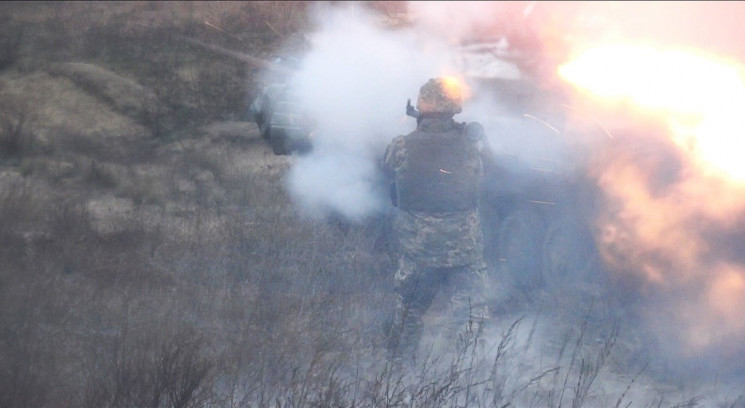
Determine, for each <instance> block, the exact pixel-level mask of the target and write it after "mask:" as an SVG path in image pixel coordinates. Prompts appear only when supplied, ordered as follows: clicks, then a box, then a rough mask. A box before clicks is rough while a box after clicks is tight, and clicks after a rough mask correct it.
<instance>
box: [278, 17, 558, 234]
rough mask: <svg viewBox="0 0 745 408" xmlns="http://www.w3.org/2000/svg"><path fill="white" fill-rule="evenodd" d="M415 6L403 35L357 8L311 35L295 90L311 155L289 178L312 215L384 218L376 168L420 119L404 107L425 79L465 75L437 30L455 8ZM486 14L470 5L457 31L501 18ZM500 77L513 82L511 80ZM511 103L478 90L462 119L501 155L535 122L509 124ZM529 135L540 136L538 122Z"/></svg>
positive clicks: (321, 23) (322, 20)
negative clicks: (309, 121) (309, 127)
mask: <svg viewBox="0 0 745 408" xmlns="http://www.w3.org/2000/svg"><path fill="white" fill-rule="evenodd" d="M423 6H427V7H423ZM411 7H412V8H413V9H414V10H413V14H414V15H416V13H417V12H420V15H419V18H418V20H417V21H416V22H415V24H414V25H412V26H410V27H408V28H398V29H392V28H390V27H386V26H385V24H384V23H385V21H384V20H383V19H384V18H386V17H380V15H374V14H372V13H371V12H369V11H367V10H365V9H363V8H361V7H357V6H355V5H350V4H346V5H343V6H336V7H334V6H328V5H325V6H323V5H322V6H318V8H317V9H316V10H315V21H316V23H317V29H316V30H315V31H314V32H313V33H311V34H309V35H308V36H307V39H308V41H309V43H310V50H309V51H308V53H307V54H306V55H305V56H304V58H303V60H302V62H301V67H300V70H299V72H298V73H297V74H296V75H294V77H293V78H292V81H291V84H292V86H293V88H294V89H295V90H296V91H297V93H298V97H299V99H300V101H301V103H302V104H303V105H304V106H305V107H306V109H307V112H308V114H309V115H310V116H311V117H312V118H314V120H315V121H316V123H317V126H316V132H315V134H314V136H313V144H314V149H313V151H312V152H311V153H310V154H308V155H305V156H301V157H297V158H295V162H294V163H293V167H292V169H291V171H290V174H289V178H288V185H289V189H290V191H291V193H292V195H293V197H294V199H295V201H296V202H297V203H298V204H300V205H301V207H302V208H303V209H305V210H308V212H309V213H310V214H313V215H321V216H323V215H326V214H328V213H336V214H340V215H343V216H344V217H346V218H348V219H351V220H360V219H362V218H364V217H365V216H367V215H370V214H374V213H376V212H379V211H382V210H384V209H385V208H386V207H387V206H388V205H389V204H388V196H387V192H386V191H385V189H383V188H381V177H382V176H381V173H380V169H379V167H378V163H379V160H380V159H381V158H382V156H383V153H384V151H385V147H386V146H387V144H388V143H389V142H390V141H391V140H392V139H393V138H394V137H395V136H397V135H401V134H406V133H409V132H410V131H412V130H413V129H414V127H415V121H414V119H413V118H410V117H407V116H405V109H404V107H405V105H406V101H407V99H411V100H412V104H415V103H416V98H417V95H418V92H419V88H420V87H421V85H422V84H424V83H425V82H426V81H427V80H428V79H429V78H433V77H438V76H443V75H452V74H455V75H459V74H460V72H461V71H462V68H463V67H462V64H463V62H464V61H463V58H462V54H460V53H459V49H458V48H457V46H458V44H457V42H453V41H452V38H445V37H443V36H441V35H439V34H438V30H439V31H440V32H442V29H441V28H442V27H443V26H442V25H438V24H439V23H437V22H438V21H440V20H439V19H440V18H442V17H443V16H445V15H447V14H448V13H450V12H451V11H452V10H453V9H452V5H448V4H445V5H439V4H437V3H433V4H430V3H426V4H422V5H419V4H412V5H411ZM430 7H432V9H430ZM485 7H486V8H485ZM481 9H482V10H489V13H486V14H484V13H479V12H478V8H477V6H476V5H471V6H470V7H468V10H469V11H468V12H467V13H466V14H463V13H462V12H461V13H460V15H459V16H458V17H457V18H453V19H452V21H451V23H452V24H456V23H455V21H456V20H457V21H461V22H463V23H464V26H465V25H466V24H465V23H467V22H468V21H471V20H472V19H473V18H476V17H479V18H480V19H481V20H482V21H486V20H485V19H486V17H487V16H488V15H493V13H494V12H495V10H496V9H495V8H494V7H493V6H491V5H485V6H482V7H481ZM425 10H429V11H428V12H424V11H425ZM458 10H465V9H463V8H458ZM451 17H453V16H452V15H451ZM437 27H440V28H439V29H437ZM462 32H463V33H464V35H465V33H466V31H465V30H463V31H462ZM452 33H457V31H453V32H452ZM452 33H451V34H452ZM497 74H498V75H499V73H497ZM504 75H505V76H512V79H515V78H514V72H512V71H509V70H508V71H505V73H504ZM469 85H471V86H474V85H475V84H469ZM511 102H513V101H505V100H499V97H497V98H494V97H493V95H490V94H487V93H481V92H480V90H479V89H472V99H469V100H467V101H466V102H465V103H464V113H463V114H462V115H459V116H456V120H459V121H479V122H481V123H483V124H484V126H485V128H486V130H487V135H490V137H491V139H490V140H491V144H492V145H493V146H494V147H495V148H498V149H503V148H504V149H507V150H510V149H513V150H514V149H516V148H519V147H518V145H520V146H522V145H525V140H526V139H525V138H524V139H523V140H522V141H521V142H520V143H518V144H515V145H509V143H510V138H509V137H504V136H509V135H507V134H506V133H511V134H519V133H520V132H523V131H524V129H523V127H524V126H525V125H526V123H527V122H529V121H528V120H525V119H524V118H522V117H518V118H517V120H514V119H513V120H512V121H511V122H510V123H507V124H505V122H504V121H503V118H502V113H504V111H505V109H504V107H503V106H502V105H504V104H505V103H511ZM542 126H543V125H539V127H542ZM528 127H532V128H533V129H534V128H535V123H528ZM545 130H546V129H545V128H544V129H542V130H541V131H545ZM495 135H499V137H498V138H495ZM525 151H531V149H525Z"/></svg>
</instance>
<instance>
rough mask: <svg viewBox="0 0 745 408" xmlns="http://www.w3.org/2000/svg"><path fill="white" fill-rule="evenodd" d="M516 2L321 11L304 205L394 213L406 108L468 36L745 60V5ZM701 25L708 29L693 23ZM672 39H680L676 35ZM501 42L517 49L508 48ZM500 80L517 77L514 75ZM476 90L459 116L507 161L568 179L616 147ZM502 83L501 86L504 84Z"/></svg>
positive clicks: (354, 215)
mask: <svg viewBox="0 0 745 408" xmlns="http://www.w3.org/2000/svg"><path fill="white" fill-rule="evenodd" d="M506 3H510V4H504V3H502V2H497V3H492V2H478V3H470V2H453V3H450V2H444V3H428V2H415V3H411V4H410V6H409V9H410V11H412V12H414V14H416V15H417V16H418V17H419V20H417V21H416V22H415V24H413V25H406V27H405V28H400V27H395V26H394V24H390V23H391V21H390V20H387V19H386V18H384V17H380V15H379V14H373V13H370V12H368V11H366V10H365V9H363V8H362V7H358V6H355V5H350V4H343V5H341V6H329V5H322V6H319V7H317V9H316V10H315V23H316V29H315V30H314V31H313V32H312V33H311V34H309V35H308V37H307V39H308V41H309V42H310V49H309V51H308V52H307V54H305V56H304V57H303V59H302V61H301V65H300V71H299V72H298V73H297V74H296V75H294V76H293V78H292V84H293V86H294V87H295V89H296V90H297V91H298V93H299V97H300V99H301V101H302V102H303V104H304V105H305V106H306V108H307V110H308V113H309V114H310V115H311V116H312V117H313V118H314V120H315V121H316V122H317V127H316V133H315V135H314V136H313V138H314V139H313V141H314V150H313V151H312V152H311V153H310V154H308V155H304V156H296V157H293V159H292V160H293V163H292V168H291V171H290V173H289V177H288V187H289V190H290V192H291V195H292V197H293V199H294V200H295V201H296V203H297V204H298V205H299V207H300V208H302V209H303V210H305V211H306V212H307V213H308V214H309V215H313V216H325V215H328V214H338V215H341V216H343V217H345V218H347V219H349V220H352V221H359V220H364V219H365V217H367V216H370V215H374V214H376V213H379V212H381V211H385V210H386V209H387V208H389V205H390V204H389V201H388V195H387V191H386V189H385V188H384V187H383V183H382V182H383V180H382V174H381V173H380V169H379V160H380V159H381V157H382V155H383V152H384V150H385V147H386V145H387V144H388V143H389V142H390V141H391V139H392V138H394V137H395V136H397V135H401V134H406V133H408V132H410V131H411V130H413V128H414V126H415V121H414V119H413V118H410V117H407V116H405V114H404V112H405V110H404V107H405V104H406V100H407V99H411V100H412V103H415V101H416V97H417V94H418V90H419V87H420V86H421V85H422V84H423V83H425V82H426V81H427V80H428V79H429V78H433V77H438V76H443V75H447V74H463V65H462V64H463V62H464V61H463V58H462V57H463V50H464V49H463V48H462V41H461V40H462V39H464V38H465V37H467V36H469V35H471V34H473V33H474V30H477V29H478V28H479V27H481V26H482V25H485V24H486V25H488V24H489V23H490V22H493V21H498V22H500V24H502V25H501V26H500V28H501V29H502V30H503V31H505V32H510V33H512V34H513V35H512V38H514V39H521V38H522V39H523V41H528V40H526V38H529V37H530V33H529V31H530V30H533V29H536V27H539V28H544V29H546V30H548V29H549V28H553V29H560V32H561V33H563V34H564V35H566V37H571V38H572V39H580V40H584V41H579V42H580V45H581V44H587V43H590V42H592V41H598V40H601V39H613V38H619V36H623V35H631V36H632V38H644V37H657V38H659V39H660V40H661V41H663V42H664V41H673V40H679V41H684V42H686V44H689V45H692V46H700V47H714V48H717V47H718V48H719V50H720V51H731V52H732V54H731V55H733V56H739V55H745V53H742V52H741V50H740V49H738V47H739V45H738V44H736V41H734V40H733V39H735V38H740V37H741V36H737V35H732V36H729V37H731V38H729V37H728V36H725V35H724V34H726V33H724V32H722V30H734V28H733V27H735V26H736V24H735V23H734V22H733V15H737V13H736V12H735V11H738V10H740V9H742V8H743V7H742V5H737V4H736V3H735V4H730V5H728V6H727V7H725V8H726V10H725V11H724V12H716V11H714V8H711V7H707V6H704V3H703V2H701V3H688V5H685V4H678V3H675V6H674V7H673V8H666V7H667V6H664V5H665V4H666V3H657V4H653V3H654V2H652V3H647V2H643V3H637V4H636V5H635V6H624V5H623V4H625V3H602V2H601V3H600V4H594V3H593V2H577V3H572V2H569V3H543V4H542V3H541V2H536V3H533V2H506ZM735 9H736V10H735ZM547 16H548V17H547ZM675 16H677V17H678V18H674V17H675ZM696 16H707V19H708V20H707V21H709V23H708V24H703V23H701V21H699V20H696V18H695V17H696ZM709 18H710V19H709ZM694 20H695V21H698V22H699V24H692V22H693V21H694ZM557 21H558V24H555V25H554V26H553V27H549V24H543V23H552V24H554V23H556V22H557ZM630 22H633V24H631V23H630ZM659 22H665V24H662V25H660V24H657V23H659ZM716 22H722V25H717V23H716ZM510 24H512V25H510ZM738 24H739V23H738ZM723 27H728V28H723ZM714 28H716V30H715V29H714ZM709 29H711V30H709ZM739 29H740V28H739V27H738V28H737V30H739ZM521 30H522V31H521ZM561 30H563V31H561ZM671 33H674V34H675V36H677V37H675V38H670V36H671V35H672V34H671ZM735 33H736V32H735V31H732V32H731V33H730V34H735ZM544 34H545V33H544ZM717 40H722V41H717ZM498 45H499V46H502V47H506V49H510V48H511V47H512V48H514V44H510V43H509V41H506V42H500V43H498ZM570 45H571V44H570ZM552 51H555V50H552ZM560 51H561V52H563V53H567V52H568V50H560ZM561 57H567V55H561ZM556 58H559V57H557V56H556V55H551V56H550V57H547V59H548V60H549V61H554V62H556ZM549 65H550V64H549ZM554 68H555V67H554ZM546 72H548V71H546ZM549 73H552V72H549ZM502 79H507V80H510V81H511V80H515V79H516V78H515V77H514V75H513V73H511V71H510V69H509V67H505V71H504V72H503V78H502ZM517 79H519V78H517ZM539 79H541V78H539ZM543 79H545V78H543ZM466 82H467V83H468V85H469V86H470V98H468V99H467V100H466V101H465V102H464V109H463V113H462V114H460V115H457V116H456V120H459V121H464V122H469V121H479V122H481V123H482V124H483V125H484V127H485V129H486V134H487V140H488V141H489V144H490V145H491V148H492V150H493V151H494V152H495V153H497V154H506V155H510V156H516V157H519V158H521V159H522V160H524V161H525V162H527V164H528V165H529V166H533V167H538V168H546V166H547V165H546V163H550V164H551V165H550V167H551V168H550V169H551V170H556V171H557V172H564V173H566V172H570V171H575V170H578V169H579V170H582V169H583V166H584V165H585V158H586V157H591V158H592V156H593V154H595V153H597V152H596V151H594V149H595V148H597V147H600V148H605V147H607V146H603V144H604V143H606V142H608V140H610V139H612V137H610V136H612V135H609V134H606V129H605V128H604V126H603V124H601V123H599V122H597V121H595V120H594V119H593V118H591V117H585V116H584V115H583V114H582V112H576V111H569V110H564V111H555V110H543V108H544V107H545V106H544V107H540V106H534V105H530V104H524V103H523V102H524V101H525V100H526V99H529V98H530V95H522V94H520V93H519V89H518V92H517V93H503V92H495V89H503V88H501V87H500V86H501V85H499V86H496V85H495V82H494V81H493V80H490V79H487V78H483V77H479V76H478V75H474V76H471V77H466ZM503 82H504V81H502V82H500V81H497V83H498V84H502V85H503ZM547 105H548V104H547ZM570 116H572V118H571V120H572V121H574V122H579V123H581V125H582V126H584V127H585V129H582V132H581V133H586V134H592V138H593V139H592V140H587V139H585V140H567V139H566V138H567V137H568V136H569V135H568V134H567V132H565V131H564V130H565V129H566V126H565V123H564V120H565V118H568V117H570ZM573 126H577V123H574V124H573ZM609 126H610V125H609ZM641 136H642V135H640V137H641ZM609 157H611V158H612V157H613V155H610V156H609ZM656 157H659V155H657V156H656ZM594 159H597V157H595V158H594ZM671 171H672V170H671ZM671 171H669V172H671ZM669 172H668V173H669ZM666 174H667V173H666ZM658 176H659V174H654V175H651V177H658ZM588 221H589V220H588ZM630 292H632V293H631V294H630V295H629V298H643V297H644V296H645V295H644V294H642V292H641V289H640V288H637V287H634V288H632V289H631V290H630ZM646 296H649V294H648V293H647V294H646ZM653 296H654V295H652V296H651V297H653ZM684 297H685V293H683V292H675V293H667V294H666V297H665V298H664V299H662V298H659V299H658V300H659V303H658V304H655V303H654V302H647V303H644V304H643V305H642V307H641V308H642V309H644V308H647V310H642V311H641V313H642V314H644V313H648V312H649V311H650V310H652V309H654V308H656V307H658V306H660V305H661V306H666V305H667V306H669V305H673V304H676V303H675V301H677V300H680V299H684ZM626 306H628V305H626ZM661 306H660V307H661ZM663 326H664V325H663V324H662V323H660V322H658V324H657V327H653V328H652V330H653V331H656V332H658V333H670V332H674V331H675V327H672V328H671V327H663ZM671 347H673V348H677V347H678V346H677V345H671ZM670 356H671V359H674V358H676V357H677V356H678V355H677V354H676V353H675V352H671V353H670ZM717 361H721V359H719V360H717ZM733 365H735V366H737V367H735V369H738V368H740V367H741V364H738V363H737V362H735V363H733Z"/></svg>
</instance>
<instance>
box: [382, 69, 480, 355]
mask: <svg viewBox="0 0 745 408" xmlns="http://www.w3.org/2000/svg"><path fill="white" fill-rule="evenodd" d="M461 92H462V88H461V87H460V85H459V83H458V81H457V80H456V79H454V78H434V79H430V80H429V81H428V82H427V83H426V84H424V85H423V86H422V87H421V89H420V92H419V99H418V101H417V108H416V110H414V109H413V107H411V106H410V105H407V113H408V114H409V115H411V116H415V117H417V128H416V130H414V131H413V132H411V133H409V134H408V135H406V136H398V137H396V138H394V139H393V141H392V142H391V143H390V145H389V146H388V148H387V150H386V153H385V156H384V159H383V163H382V166H383V170H384V172H385V174H386V176H387V177H388V180H390V181H391V183H392V188H391V196H392V200H393V203H394V205H395V206H396V207H398V211H397V216H396V219H395V224H394V225H395V229H396V232H397V235H398V240H399V244H400V246H401V252H402V255H401V258H400V259H399V265H398V270H397V272H396V275H395V291H396V294H397V296H398V304H397V306H396V313H395V318H394V321H393V324H392V327H391V330H390V332H389V340H388V341H389V343H388V351H389V353H390V354H391V357H393V358H394V360H399V361H400V360H401V359H407V360H410V361H412V360H413V359H414V356H415V353H416V349H417V347H418V345H419V341H420V337H421V335H422V331H423V322H422V317H423V315H424V314H425V313H426V311H427V309H429V307H430V305H431V304H432V300H433V298H434V297H435V295H436V294H437V293H438V291H439V290H441V289H445V290H448V297H449V299H450V303H451V310H452V314H453V316H452V317H454V318H455V322H456V323H457V327H458V328H459V329H461V328H464V327H465V326H464V325H463V324H462V323H465V322H468V321H471V322H477V323H479V322H481V321H482V320H483V319H485V318H487V310H486V305H485V304H484V302H483V300H482V299H483V297H482V296H480V295H479V290H478V288H479V287H480V286H481V284H482V283H483V282H484V281H485V274H486V265H485V263H484V261H483V236H482V231H481V225H480V219H479V210H478V197H479V181H480V176H481V174H482V172H483V169H482V162H481V158H480V154H481V153H480V143H479V139H480V138H481V136H482V134H483V128H482V127H481V125H479V124H478V123H473V124H470V125H468V126H466V125H465V124H464V123H458V122H456V121H455V120H453V116H454V115H455V114H457V113H460V112H461V111H462V93H461ZM417 111H418V112H417ZM473 129H478V131H476V132H472V130H473ZM474 133H475V134H474Z"/></svg>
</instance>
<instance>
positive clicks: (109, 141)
mask: <svg viewBox="0 0 745 408" xmlns="http://www.w3.org/2000/svg"><path fill="white" fill-rule="evenodd" d="M375 3H376V4H373V5H374V6H376V7H382V8H385V7H389V6H390V4H387V2H375ZM377 3H380V4H377ZM1 7H2V8H0V11H1V12H2V13H4V14H3V16H5V17H4V20H2V21H3V22H10V23H9V25H6V24H4V23H3V24H2V27H3V30H10V32H11V35H10V36H5V35H4V34H3V36H2V37H0V39H1V41H0V70H1V71H3V74H2V76H0V85H4V86H5V88H0V96H2V97H3V99H2V100H0V220H1V222H2V227H1V228H0V407H9V408H11V407H14V408H15V407H17V408H21V407H33V408H43V407H58V408H59V407H62V408H64V407H91V408H92V407H111V408H120V407H121V408H124V407H151V408H159V407H173V408H187V407H264V406H276V407H305V406H317V407H383V406H385V407H402V406H417V407H440V406H500V407H506V406H510V405H513V406H514V405H518V406H520V405H519V404H520V403H521V402H523V403H524V402H526V401H527V402H529V403H530V404H531V406H549V407H560V406H562V404H563V405H568V404H570V403H571V404H572V406H573V407H579V406H583V405H588V401H590V400H591V389H592V387H593V384H595V383H596V379H597V378H598V376H599V375H600V374H602V373H603V368H604V367H605V366H606V364H607V363H608V361H609V355H610V353H611V349H612V348H613V346H614V341H615V339H616V337H617V335H618V332H617V331H616V329H617V328H616V327H613V329H612V330H611V331H610V332H609V333H608V336H607V340H605V341H604V342H602V343H601V344H599V345H597V344H595V345H592V344H591V345H587V342H585V341H583V340H585V336H586V333H587V331H586V330H585V329H586V327H585V326H581V327H582V329H581V330H580V331H567V332H566V334H565V335H564V336H563V337H562V338H563V340H562V341H563V346H562V347H561V349H560V352H559V353H558V356H552V357H551V358H552V359H554V360H553V361H554V362H555V364H553V363H552V364H550V365H548V366H541V367H537V368H536V367H523V366H521V365H520V364H518V363H519V360H520V353H522V352H524V351H525V350H526V349H527V347H528V346H529V345H530V344H532V343H531V341H530V338H531V336H532V335H531V336H528V341H526V342H521V343H517V342H516V341H515V336H516V333H517V331H518V328H519V327H524V326H526V325H527V323H526V321H525V320H522V319H519V318H516V319H515V321H514V324H511V325H510V323H512V322H508V323H507V326H505V330H504V332H502V333H498V334H497V335H496V336H495V335H494V333H484V332H481V331H476V330H472V328H471V327H467V328H464V329H463V333H462V336H461V338H460V341H459V342H457V344H453V345H449V346H448V350H449V352H447V353H440V352H438V350H433V351H432V352H431V353H430V354H426V356H425V358H424V360H423V361H422V362H421V364H419V365H418V366H416V367H413V368H410V369H406V368H403V367H396V366H393V365H390V364H389V363H387V362H386V361H385V359H384V358H382V356H383V350H382V344H383V343H384V342H383V339H382V330H381V326H382V323H381V322H382V321H383V320H384V318H385V317H386V316H387V315H389V314H390V312H391V307H392V306H391V305H392V303H393V302H392V300H393V298H392V296H393V295H392V288H391V286H392V281H393V280H392V277H391V274H392V272H393V271H394V269H395V263H396V254H395V250H394V249H393V248H394V247H393V246H392V243H391V241H390V235H389V229H388V225H387V223H386V222H387V221H386V220H381V219H377V218H376V219H370V220H368V221H367V222H365V223H362V224H354V225H347V224H343V223H342V224H341V225H340V224H339V223H334V222H327V221H322V220H309V219H306V218H303V217H301V216H299V215H298V214H297V213H296V211H295V209H294V208H293V206H292V202H291V200H290V198H289V197H288V196H287V193H286V191H285V190H284V188H283V186H284V184H283V181H284V180H283V177H284V170H286V169H287V167H288V165H289V162H288V160H292V158H286V157H277V156H273V155H272V154H271V153H270V151H269V150H268V148H267V146H264V144H263V143H262V141H261V139H260V138H259V136H258V130H257V129H255V127H252V126H251V125H250V124H248V125H247V124H245V123H243V124H242V125H241V126H236V125H230V124H231V123H234V122H236V121H238V122H240V121H241V120H245V118H244V117H243V116H244V112H245V108H246V106H245V102H246V99H247V96H248V98H249V99H250V97H251V96H253V93H254V92H255V91H256V89H258V86H259V85H258V84H257V83H256V82H255V81H254V80H255V78H256V76H257V75H258V73H259V69H258V68H257V67H255V66H251V65H250V64H248V65H247V64H244V63H243V62H241V61H236V60H234V59H230V58H228V57H225V56H220V55H215V54H214V53H211V52H209V51H208V50H205V49H203V48H199V47H195V46H193V45H190V44H188V43H185V42H183V41H181V40H180V39H179V38H180V36H190V37H193V38H197V39H199V40H200V41H204V42H208V43H213V44H219V45H221V46H225V47H227V48H232V49H241V50H242V51H245V52H248V53H250V54H251V55H254V56H256V57H259V58H261V57H266V56H268V55H269V54H271V53H272V52H273V51H274V50H276V49H277V47H279V46H281V45H282V44H283V43H284V41H285V40H287V39H288V38H289V37H291V36H292V35H293V33H296V32H298V31H300V30H303V29H305V28H307V25H308V21H307V19H306V18H307V16H306V14H305V11H306V8H307V4H304V3H295V2H240V3H232V2H227V3H223V2H183V3H182V2H121V3H118V2H114V3H105V2H90V3H88V2H85V3H78V2H71V3H67V2H60V3H54V2H52V3H48V2H44V3H34V2H32V3H24V2H20V3H17V4H13V3H8V4H3V5H2V6H1ZM394 8H395V7H394ZM11 23H12V24H11ZM11 28H12V29H11ZM21 33H23V34H21ZM21 85H23V86H21ZM9 89H10V90H9ZM11 91H12V92H11ZM6 92H10V93H9V94H8V95H12V98H11V97H8V98H5V95H6ZM40 95H41V96H44V98H43V99H44V100H41V101H40V100H39V97H40ZM50 100H52V101H54V103H50V102H49V101H50ZM8 101H12V103H11V102H8ZM64 104H69V105H64ZM76 104H78V105H76ZM80 106H83V107H84V109H79V108H80ZM94 107H95V109H97V111H96V112H91V111H92V110H93V109H94ZM75 108H78V110H75ZM60 112H61V113H60ZM70 112H74V113H75V115H77V116H74V117H70V116H71V115H72V114H71V113H70ZM55 115H56V116H55ZM86 115H91V116H86ZM93 115H99V116H95V118H99V119H100V118H107V119H108V118H113V119H111V120H110V121H107V122H106V123H107V124H109V125H110V126H113V125H111V123H121V124H122V125H121V126H118V127H116V128H115V129H114V128H111V127H105V126H104V127H102V128H101V129H97V130H95V131H93V130H91V128H92V127H93V126H92V125H91V126H83V125H80V123H87V122H85V120H88V119H90V118H93V117H94V116H93ZM114 119H116V120H121V122H115V121H114ZM216 121H219V122H220V124H221V125H222V127H221V126H213V127H208V128H205V127H204V126H205V125H210V124H214V122H216ZM91 122H92V123H99V122H100V120H93V119H91ZM132 123H139V124H140V125H133V124H132ZM226 123H227V125H226ZM101 126H103V125H101ZM247 126H248V128H249V129H250V131H249V132H246V127H247ZM112 129H113V130H112ZM236 129H237V130H236ZM115 131H118V132H119V133H116V134H115V136H112V134H114V132H115ZM529 332H530V331H529ZM530 333H532V332H530ZM487 336H491V337H487ZM572 341H573V343H571V342H572ZM484 344H492V345H494V346H495V347H496V348H494V347H492V348H488V347H486V348H485V347H484ZM570 344H573V345H574V346H573V347H571V346H568V345H570ZM565 351H566V353H565ZM521 367H522V368H521ZM516 368H520V369H516ZM635 379H636V378H634V380H635ZM625 384H627V383H624V385H625ZM632 384H633V381H631V382H630V383H628V386H629V388H630V387H631V385H632ZM627 391H628V389H627ZM626 395H627V394H626V393H625V392H624V393H623V394H612V395H611V397H612V399H613V401H616V399H617V401H618V403H617V404H616V406H628V405H627V402H626V401H627V397H626ZM570 401H571V402H570ZM659 403H660V406H662V404H663V401H662V399H660V401H659ZM695 403H696V401H695V400H691V402H690V404H689V405H686V406H693V405H695ZM737 404H739V405H737ZM678 406H682V405H678ZM731 406H733V407H734V406H742V399H738V400H736V401H734V402H733V403H732V405H731Z"/></svg>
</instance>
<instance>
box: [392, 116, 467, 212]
mask: <svg viewBox="0 0 745 408" xmlns="http://www.w3.org/2000/svg"><path fill="white" fill-rule="evenodd" d="M404 150H405V152H406V155H405V159H404V162H403V164H402V166H401V167H400V169H399V170H398V171H397V172H396V180H395V181H396V190H397V196H398V207H399V208H401V209H404V210H411V211H425V212H448V211H465V210H470V209H473V208H476V205H477V201H478V176H479V163H478V160H479V156H478V151H477V149H476V146H475V145H474V143H473V142H472V141H470V140H469V139H468V137H467V136H466V132H465V131H464V127H463V126H462V125H456V126H455V127H454V128H453V129H452V130H449V131H446V132H423V131H421V130H415V131H414V132H412V133H410V134H409V135H407V136H405V137H404Z"/></svg>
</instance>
